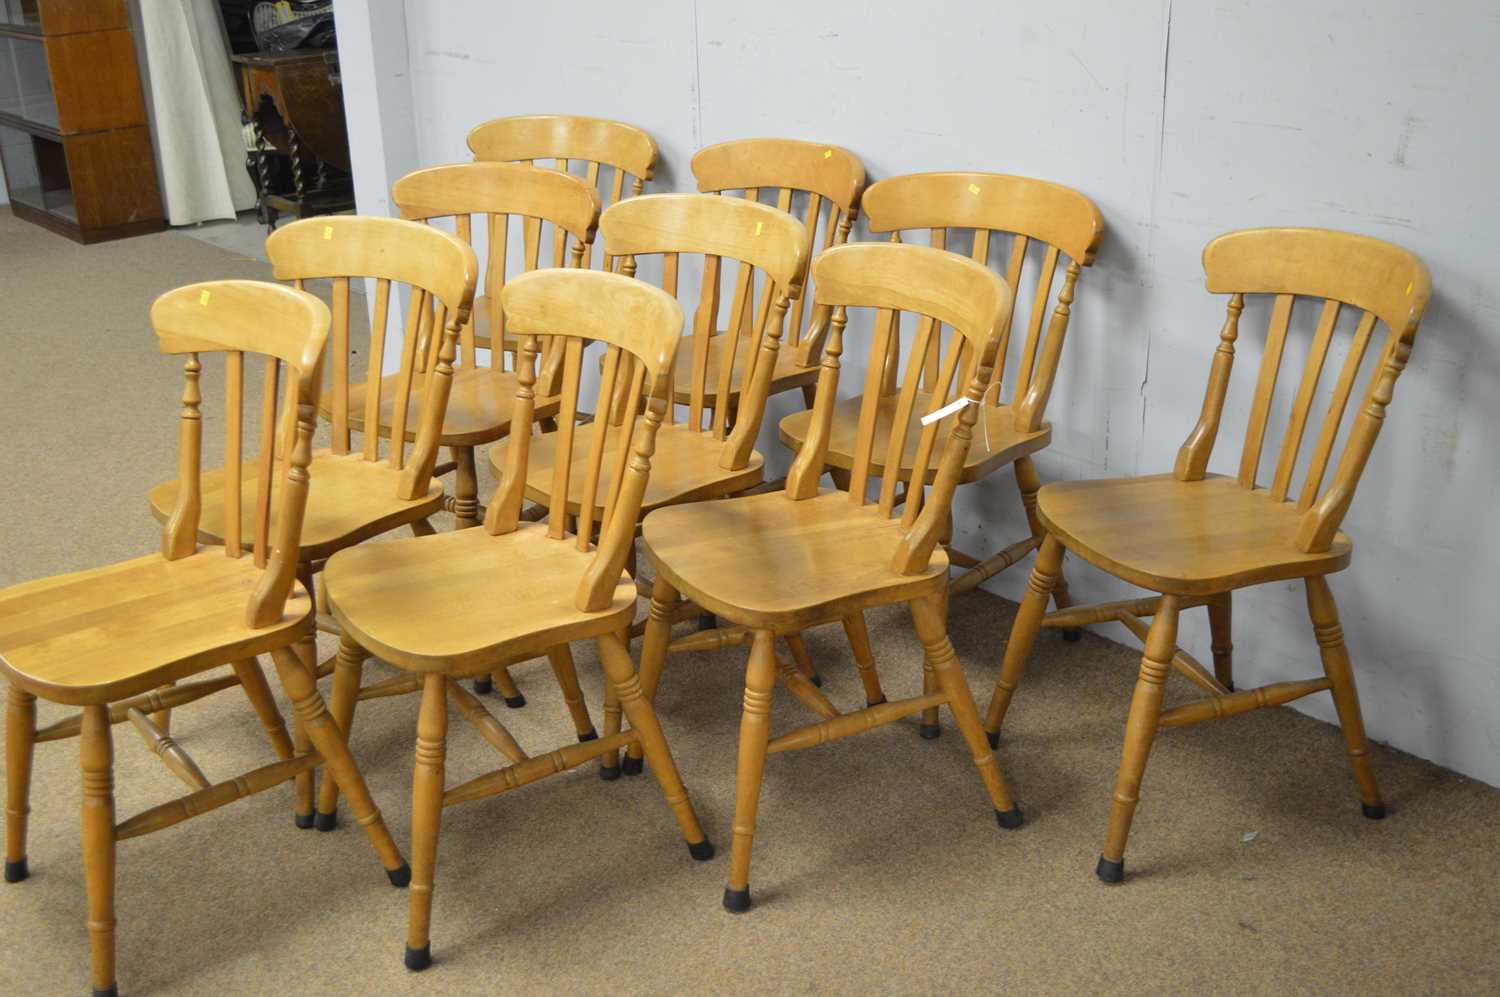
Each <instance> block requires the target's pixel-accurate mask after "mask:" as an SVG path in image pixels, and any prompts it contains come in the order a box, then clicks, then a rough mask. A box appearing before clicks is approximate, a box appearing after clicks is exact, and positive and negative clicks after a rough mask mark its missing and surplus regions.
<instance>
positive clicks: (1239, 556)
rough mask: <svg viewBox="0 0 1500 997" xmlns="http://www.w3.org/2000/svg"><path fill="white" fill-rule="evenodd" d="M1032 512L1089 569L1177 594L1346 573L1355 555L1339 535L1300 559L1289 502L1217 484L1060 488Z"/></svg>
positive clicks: (1165, 477)
mask: <svg viewBox="0 0 1500 997" xmlns="http://www.w3.org/2000/svg"><path fill="white" fill-rule="evenodd" d="M1037 512H1038V513H1039V514H1040V515H1041V519H1042V523H1043V524H1044V525H1045V526H1046V528H1047V531H1048V532H1049V533H1052V534H1055V535H1056V536H1057V538H1058V539H1059V540H1061V541H1062V543H1063V545H1064V546H1065V547H1067V548H1068V550H1070V551H1072V552H1073V553H1074V554H1077V555H1078V556H1079V557H1081V558H1083V559H1084V560H1085V561H1088V562H1089V563H1090V564H1094V565H1097V566H1098V567H1100V568H1103V569H1104V570H1105V571H1108V572H1109V573H1110V574H1112V575H1115V576H1116V577H1118V578H1123V579H1124V580H1125V581H1128V582H1131V583H1133V584H1135V585H1140V586H1142V587H1144V588H1149V589H1153V590H1155V591H1157V592H1170V593H1174V594H1177V595H1208V594H1212V593H1216V592H1225V591H1228V590H1230V589H1233V588H1239V587H1241V586H1244V585H1254V584H1257V583H1259V582H1268V581H1277V580H1280V579H1286V578H1304V577H1306V576H1308V575H1324V574H1328V573H1330V572H1334V571H1339V570H1342V569H1343V568H1345V567H1346V566H1348V564H1349V557H1350V553H1351V552H1352V550H1353V544H1351V543H1350V541H1349V538H1348V537H1347V536H1345V535H1344V534H1343V533H1342V532H1340V533H1339V534H1337V535H1336V536H1335V537H1334V540H1333V544H1332V545H1331V546H1330V547H1329V549H1328V550H1326V551H1324V552H1322V553H1318V554H1304V553H1302V552H1301V551H1299V550H1298V549H1297V546H1296V544H1295V542H1294V538H1295V537H1296V534H1297V525H1298V523H1300V522H1301V519H1302V513H1300V512H1298V511H1297V508H1296V505H1295V504H1294V503H1291V502H1276V501H1273V500H1272V499H1271V498H1270V496H1269V495H1268V494H1267V493H1266V492H1265V491H1264V490H1259V491H1253V492H1252V491H1250V490H1248V489H1245V488H1241V487H1240V486H1239V483H1238V482H1237V481H1236V479H1234V478H1226V477H1224V476H1222V475H1210V476H1208V477H1206V478H1204V479H1203V480H1202V481H1178V480H1177V479H1176V478H1174V477H1173V476H1172V475H1170V474H1157V475H1151V476H1149V477H1140V478H1114V479H1110V480H1104V481H1065V482H1059V483H1057V484H1051V485H1045V486H1043V487H1042V490H1041V491H1040V492H1038V493H1037Z"/></svg>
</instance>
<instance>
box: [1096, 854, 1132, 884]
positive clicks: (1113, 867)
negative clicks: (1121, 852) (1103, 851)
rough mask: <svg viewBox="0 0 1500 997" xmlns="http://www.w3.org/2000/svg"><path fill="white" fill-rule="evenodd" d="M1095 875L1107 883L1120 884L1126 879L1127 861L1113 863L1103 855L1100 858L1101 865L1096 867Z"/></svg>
mask: <svg viewBox="0 0 1500 997" xmlns="http://www.w3.org/2000/svg"><path fill="white" fill-rule="evenodd" d="M1094 875H1096V876H1098V877H1099V878H1100V879H1101V880H1102V881H1104V882H1106V883H1118V882H1121V881H1122V880H1124V878H1125V860H1124V859H1121V860H1120V861H1118V862H1111V861H1110V860H1109V859H1107V858H1105V857H1104V856H1103V855H1101V856H1099V864H1098V865H1097V866H1095V867H1094Z"/></svg>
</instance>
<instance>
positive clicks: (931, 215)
mask: <svg viewBox="0 0 1500 997" xmlns="http://www.w3.org/2000/svg"><path fill="white" fill-rule="evenodd" d="M863 204H864V211H865V220H866V221H867V222H868V223H869V226H870V231H871V232H882V233H883V232H889V233H891V240H892V241H893V242H899V241H901V240H902V239H903V235H902V233H903V232H912V231H914V230H919V229H927V230H928V231H929V233H930V234H929V236H928V239H929V243H930V245H932V246H933V247H935V248H937V249H949V248H953V249H955V250H957V249H958V247H957V246H950V242H952V241H953V240H952V239H950V236H951V235H952V234H953V233H952V230H954V229H972V230H973V232H974V238H973V242H972V243H971V244H970V246H969V256H970V258H971V259H973V260H975V261H976V262H978V263H980V264H987V263H988V261H989V257H990V250H991V236H992V235H994V234H996V233H999V234H1001V235H1008V236H1010V252H1009V255H1008V256H1007V258H1006V262H1005V282H1006V284H1007V285H1008V286H1009V287H1010V293H1011V298H1012V300H1014V299H1015V298H1016V297H1017V296H1018V294H1019V290H1020V287H1021V274H1022V270H1023V269H1024V268H1025V265H1026V261H1027V257H1028V250H1029V249H1031V248H1032V246H1033V244H1036V247H1037V248H1039V249H1040V250H1041V253H1040V255H1041V269H1040V270H1039V271H1038V274H1037V284H1036V296H1035V298H1034V299H1033V301H1032V304H1031V311H1030V313H1029V315H1028V316H1027V323H1026V334H1025V337H1024V339H1023V340H1022V341H1021V344H1020V349H1019V356H1018V357H1017V360H1016V365H1015V371H1016V373H1015V383H1014V384H1013V385H1010V386H1009V391H1008V392H1007V390H1006V386H1005V385H1004V383H1003V381H1004V378H1005V369H1006V358H1007V356H1008V354H1009V353H1010V340H1011V335H1010V330H1011V324H1012V320H1011V318H1007V319H1006V324H1005V328H1004V329H1003V330H1002V332H1001V337H1000V348H999V349H1000V352H999V355H998V357H997V359H996V361H995V369H994V374H993V378H994V380H993V381H992V382H991V384H990V386H989V388H988V394H987V395H986V398H985V402H986V404H989V405H1001V404H1010V405H1011V406H1012V407H1013V411H1014V416H1015V426H1016V429H1017V430H1018V431H1021V432H1033V431H1035V430H1036V429H1038V428H1040V427H1041V424H1042V420H1043V418H1044V416H1045V413H1046V408H1047V399H1048V398H1049V397H1050V395H1051V393H1052V385H1053V382H1054V380H1055V378H1056V376H1057V364H1058V360H1059V358H1060V357H1061V356H1062V347H1063V340H1064V338H1065V337H1066V335H1067V331H1068V319H1069V316H1070V315H1071V313H1072V305H1073V294H1074V287H1075V285H1076V284H1077V281H1078V276H1079V273H1080V268H1082V267H1086V266H1089V265H1091V264H1092V263H1093V262H1094V253H1095V250H1096V249H1097V248H1098V246H1099V239H1100V237H1101V236H1102V235H1103V233H1104V220H1103V219H1102V218H1101V217H1100V214H1099V209H1098V208H1096V207H1094V203H1093V202H1092V201H1090V200H1089V199H1088V198H1087V197H1084V196H1083V195H1082V194H1080V193H1078V192H1077V191H1075V190H1072V189H1070V188H1068V187H1063V186H1060V185H1059V184H1055V183H1048V182H1047V181H1045V180H1033V179H1030V178H1029V177H1014V176H1006V175H1004V174H998V173H916V174H912V175H909V176H899V177H890V178H889V179H886V180H881V181H880V182H878V183H875V184H871V186H870V189H869V190H867V191H865V195H864V198H863ZM1030 255H1033V256H1034V255H1038V254H1036V253H1032V254H1030ZM1062 257H1067V266H1066V269H1065V271H1064V275H1063V282H1062V288H1061V289H1060V290H1059V291H1058V293H1057V305H1056V307H1055V308H1054V309H1053V311H1052V318H1051V321H1050V322H1048V323H1047V331H1046V336H1045V338H1044V337H1043V335H1042V323H1043V320H1044V319H1045V318H1046V316H1047V306H1048V303H1049V302H1050V301H1051V300H1052V285H1053V282H1054V279H1055V277H1056V275H1057V266H1058V262H1059V260H1060V259H1061V258H1062ZM917 336H918V338H919V339H922V338H925V337H926V336H927V332H926V331H925V330H923V331H919V332H918V333H917ZM889 342H890V352H889V353H888V355H887V357H886V360H885V362H884V363H885V366H884V375H885V382H884V389H885V391H886V393H887V394H894V393H895V392H896V391H897V390H898V385H899V384H900V378H899V377H898V376H897V367H898V365H899V362H900V361H899V357H900V352H899V347H900V339H899V332H898V334H897V335H896V336H892V337H891V339H890V341H889ZM930 342H931V343H932V344H934V348H933V349H932V350H931V351H930V352H929V353H928V354H927V355H926V356H925V358H924V359H923V361H922V365H921V366H920V367H918V368H916V372H917V373H918V374H920V376H921V377H922V379H923V381H924V384H931V383H933V381H934V380H935V379H936V377H937V375H938V372H939V371H940V370H941V368H942V361H941V357H940V354H941V344H942V337H941V330H939V332H938V334H937V335H936V336H934V337H932V339H931V340H930ZM1002 395H1004V398H1002ZM898 466H899V465H898Z"/></svg>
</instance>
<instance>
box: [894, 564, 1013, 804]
mask: <svg viewBox="0 0 1500 997" xmlns="http://www.w3.org/2000/svg"><path fill="white" fill-rule="evenodd" d="M944 598H945V593H939V594H937V595H932V596H927V597H925V598H922V599H917V600H915V601H913V602H912V604H911V616H912V622H913V623H915V624H916V628H917V637H918V638H919V639H920V640H921V641H922V650H923V652H924V657H925V658H926V660H927V661H928V662H930V663H931V664H932V670H933V673H934V675H935V676H936V678H937V681H938V684H939V685H940V686H941V687H942V690H943V694H944V695H946V696H947V697H948V709H949V710H950V711H951V712H952V713H953V722H954V724H955V725H956V726H957V727H958V732H959V733H960V734H961V735H963V739H964V744H966V745H967V746H968V748H969V754H970V755H971V756H972V757H973V759H974V765H975V767H976V768H978V769H979V777H980V778H981V779H982V780H983V781H984V788H985V791H986V792H988V793H989V796H990V803H991V805H993V806H994V808H995V819H996V820H997V821H999V823H1000V826H1001V827H1003V828H1005V829H1006V830H1013V829H1015V828H1018V827H1020V826H1021V808H1020V807H1018V806H1016V804H1015V801H1014V800H1012V799H1011V796H1010V790H1009V789H1007V788H1006V786H1005V777H1004V776H1003V775H1002V774H1001V773H1000V763H999V761H997V760H996V758H995V752H994V751H993V750H991V748H990V746H989V742H988V741H986V740H985V736H984V727H983V726H982V725H981V724H980V722H979V707H977V706H975V705H974V697H973V695H972V694H971V693H970V692H969V683H968V682H967V681H966V680H965V679H964V675H963V672H962V671H961V670H960V669H959V667H958V655H957V654H956V653H955V652H954V650H953V642H952V641H951V640H949V639H948V629H947V625H946V622H945V621H946V614H945V613H944V612H943V600H944Z"/></svg>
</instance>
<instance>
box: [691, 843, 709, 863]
mask: <svg viewBox="0 0 1500 997" xmlns="http://www.w3.org/2000/svg"><path fill="white" fill-rule="evenodd" d="M688 854H689V855H691V856H692V857H693V861H694V862H707V861H708V860H709V859H711V858H713V857H714V843H713V842H712V841H709V840H708V839H707V838H704V839H703V840H702V841H694V842H691V843H690V844H689V845H688Z"/></svg>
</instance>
